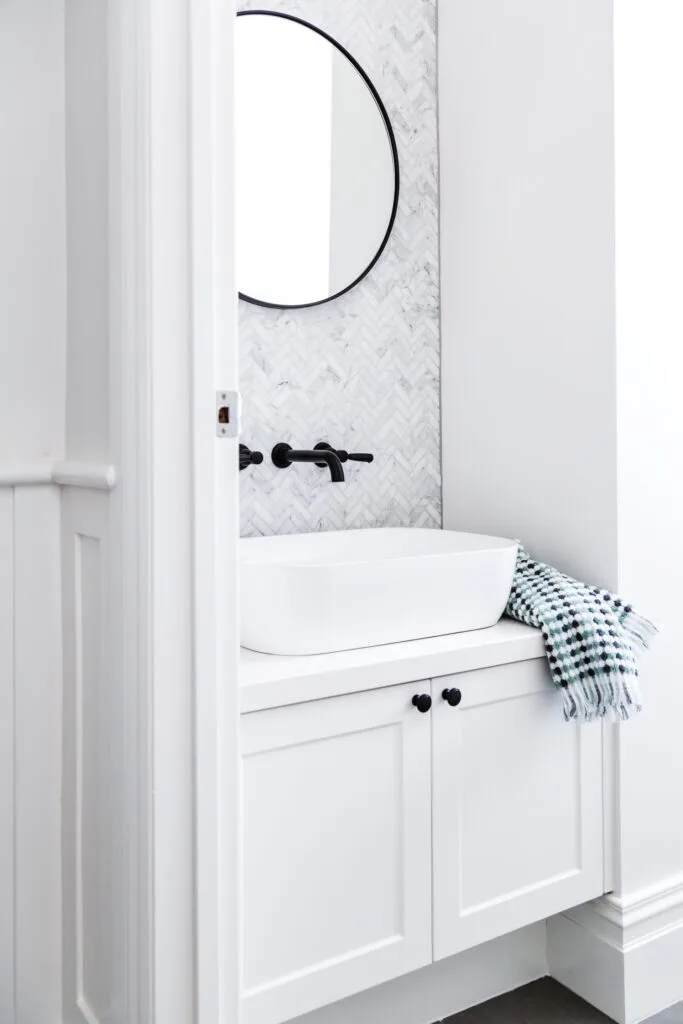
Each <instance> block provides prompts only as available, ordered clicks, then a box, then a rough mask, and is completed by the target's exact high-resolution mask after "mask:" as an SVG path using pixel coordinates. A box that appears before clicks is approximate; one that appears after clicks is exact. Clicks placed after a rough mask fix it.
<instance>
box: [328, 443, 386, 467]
mask: <svg viewBox="0 0 683 1024" xmlns="http://www.w3.org/2000/svg"><path fill="white" fill-rule="evenodd" d="M315 450H316V451H317V452H321V451H322V452H336V454H337V455H338V456H339V461H340V462H374V461H375V456H374V455H370V453H369V452H347V451H344V449H343V448H333V447H332V445H331V444H328V443H327V441H321V442H320V444H317V445H316V446H315Z"/></svg>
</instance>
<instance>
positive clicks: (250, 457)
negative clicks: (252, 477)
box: [240, 444, 263, 470]
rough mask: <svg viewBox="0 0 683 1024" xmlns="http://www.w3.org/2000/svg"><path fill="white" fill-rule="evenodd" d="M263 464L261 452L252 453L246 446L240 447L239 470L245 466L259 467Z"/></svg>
mask: <svg viewBox="0 0 683 1024" xmlns="http://www.w3.org/2000/svg"><path fill="white" fill-rule="evenodd" d="M262 462H263V452H252V451H251V449H250V448H247V446H246V444H241V445H240V470H242V469H246V468H247V466H260V465H261V463H262Z"/></svg>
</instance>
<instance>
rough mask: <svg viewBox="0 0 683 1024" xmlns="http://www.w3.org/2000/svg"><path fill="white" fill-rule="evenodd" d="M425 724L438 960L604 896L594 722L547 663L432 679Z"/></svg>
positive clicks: (597, 736) (598, 730) (599, 743)
mask: <svg viewBox="0 0 683 1024" xmlns="http://www.w3.org/2000/svg"><path fill="white" fill-rule="evenodd" d="M451 689H457V691H458V692H459V693H460V694H461V695H462V700H461V703H460V704H459V705H457V706H455V707H451V706H450V705H449V704H448V702H447V701H446V700H444V699H443V696H442V694H443V692H444V691H449V690H451ZM432 729H433V764H434V770H433V819H432V829H433V855H434V861H433V863H434V959H435V960H441V959H442V958H444V957H447V956H450V955H451V954H453V953H458V952H460V951H461V950H463V949H469V948H470V947H472V946H476V945H478V944H479V943H481V942H485V941H486V940H488V939H492V938H494V937H496V936H498V935H503V934H505V933H506V932H510V931H513V930H514V929H516V928H521V927H522V926H523V925H526V924H530V923H531V922H532V921H539V920H542V919H543V918H546V917H550V916H551V915H553V914H557V913H559V912H560V911H562V910H566V909H567V908H568V907H572V906H576V905H577V904H579V903H584V902H585V901H587V900H590V899H593V898H595V897H597V896H601V895H602V893H603V838H602V835H603V833H602V822H603V809H602V791H603V789H602V729H601V726H600V724H599V723H595V724H591V725H584V726H576V725H568V724H567V723H566V722H564V721H563V718H562V708H561V704H560V702H559V700H558V694H557V692H556V691H555V689H554V688H553V687H552V685H551V683H550V680H549V674H548V669H547V665H546V661H545V659H538V660H535V661H526V662H519V663H517V664H512V665H501V666H496V667H493V668H487V669H482V670H480V671H477V672H464V673H462V674H459V675H457V676H452V677H451V678H445V679H440V680H435V681H434V707H433V710H432Z"/></svg>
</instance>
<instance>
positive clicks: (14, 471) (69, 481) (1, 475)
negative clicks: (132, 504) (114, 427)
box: [0, 461, 118, 491]
mask: <svg viewBox="0 0 683 1024" xmlns="http://www.w3.org/2000/svg"><path fill="white" fill-rule="evenodd" d="M117 482H118V474H117V472H116V466H112V465H110V464H107V463H98V462H76V461H73V462H47V461H46V462H39V461H36V462H17V463H9V464H4V465H3V464H0V487H36V486H40V485H43V484H56V485H57V486H60V487H81V488H84V489H85V490H95V491H113V490H114V488H115V487H116V484H117Z"/></svg>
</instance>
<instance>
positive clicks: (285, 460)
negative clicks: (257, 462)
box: [271, 442, 345, 484]
mask: <svg viewBox="0 0 683 1024" xmlns="http://www.w3.org/2000/svg"><path fill="white" fill-rule="evenodd" d="M271 457H272V459H273V464H274V465H275V466H277V467H278V469H287V468H288V467H289V466H291V465H292V464H293V463H294V462H313V463H317V464H318V465H320V464H321V463H322V464H324V465H325V466H327V468H328V469H329V471H330V477H331V479H332V483H335V484H340V483H343V482H344V479H345V477H344V468H343V466H342V463H341V459H340V458H339V456H338V455H337V453H336V452H335V451H315V450H312V451H308V450H306V449H304V450H300V451H296V450H295V449H293V448H292V446H291V445H289V444H285V443H284V442H281V443H280V444H276V445H275V447H274V448H273V451H272V456H271Z"/></svg>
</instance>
